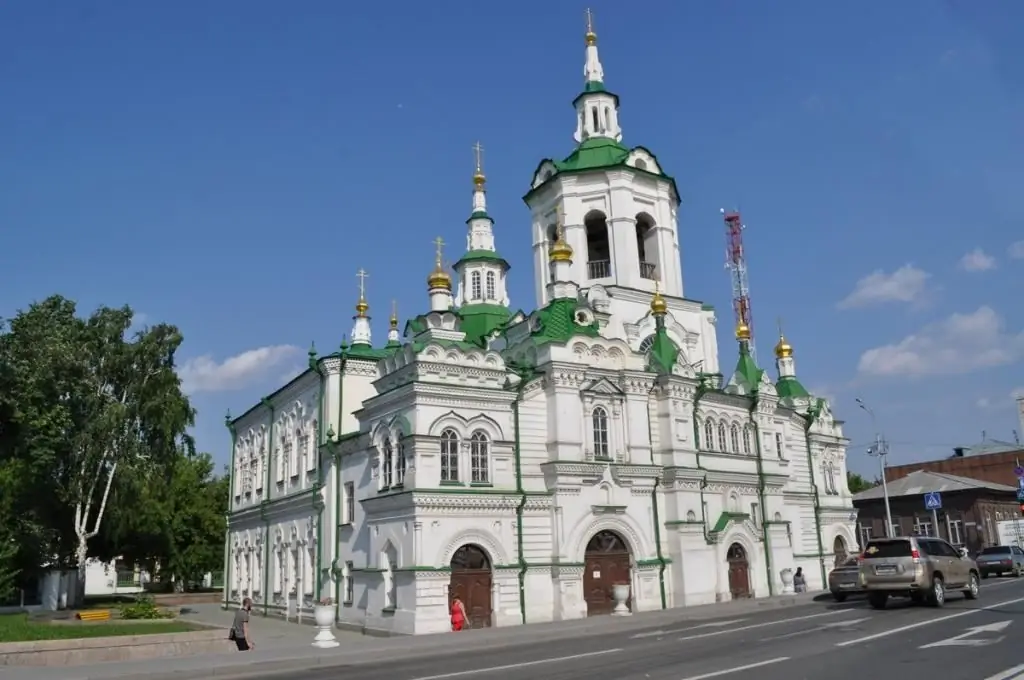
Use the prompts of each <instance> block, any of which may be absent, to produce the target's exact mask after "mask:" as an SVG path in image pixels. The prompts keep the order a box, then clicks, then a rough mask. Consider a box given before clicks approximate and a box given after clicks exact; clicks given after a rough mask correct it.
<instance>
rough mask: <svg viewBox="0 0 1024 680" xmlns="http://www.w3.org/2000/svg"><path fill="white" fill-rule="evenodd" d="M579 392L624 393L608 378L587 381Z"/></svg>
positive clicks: (610, 394)
mask: <svg viewBox="0 0 1024 680" xmlns="http://www.w3.org/2000/svg"><path fill="white" fill-rule="evenodd" d="M580 392H583V393H587V394H600V395H605V396H622V395H623V394H624V392H623V391H622V390H620V389H619V387H618V385H616V384H615V383H613V382H612V381H611V380H609V379H608V378H598V379H597V380H594V381H592V382H590V383H587V385H585V386H584V387H583V389H581V390H580Z"/></svg>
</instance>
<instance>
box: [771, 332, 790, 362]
mask: <svg viewBox="0 0 1024 680" xmlns="http://www.w3.org/2000/svg"><path fill="white" fill-rule="evenodd" d="M775 356H776V357H777V358H779V359H788V358H789V357H791V356H793V345H791V344H789V340H786V338H784V337H783V336H781V335H780V336H779V344H777V345H775Z"/></svg>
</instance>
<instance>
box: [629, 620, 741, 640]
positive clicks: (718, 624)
mask: <svg viewBox="0 0 1024 680" xmlns="http://www.w3.org/2000/svg"><path fill="white" fill-rule="evenodd" d="M743 621H746V619H730V620H728V621H712V622H710V623H702V624H701V625H699V626H689V627H687V628H673V629H672V630H652V631H649V632H647V633H637V634H636V635H630V636H629V637H630V639H632V640H636V639H637V638H646V637H657V636H659V635H674V634H675V633H685V632H686V631H688V630H700V629H703V628H722V627H724V626H731V625H733V624H736V623H742V622H743Z"/></svg>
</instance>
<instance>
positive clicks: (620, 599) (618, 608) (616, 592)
mask: <svg viewBox="0 0 1024 680" xmlns="http://www.w3.org/2000/svg"><path fill="white" fill-rule="evenodd" d="M612 599H613V600H615V609H614V610H612V614H614V615H615V616H629V615H630V614H631V613H632V612H631V611H629V607H627V606H626V600H628V599H629V586H628V585H627V584H625V583H618V584H616V585H614V586H612Z"/></svg>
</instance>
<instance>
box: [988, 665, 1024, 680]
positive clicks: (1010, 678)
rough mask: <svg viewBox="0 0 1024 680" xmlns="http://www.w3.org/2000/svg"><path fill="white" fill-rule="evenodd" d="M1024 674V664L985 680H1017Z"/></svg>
mask: <svg viewBox="0 0 1024 680" xmlns="http://www.w3.org/2000/svg"><path fill="white" fill-rule="evenodd" d="M1022 673H1024V663H1022V664H1021V665H1019V666H1014V667H1013V668H1008V669H1006V670H1005V671H1002V672H1001V673H996V674H995V675H993V676H990V677H987V678H985V680H1017V678H1020V677H1021V674H1022Z"/></svg>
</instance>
